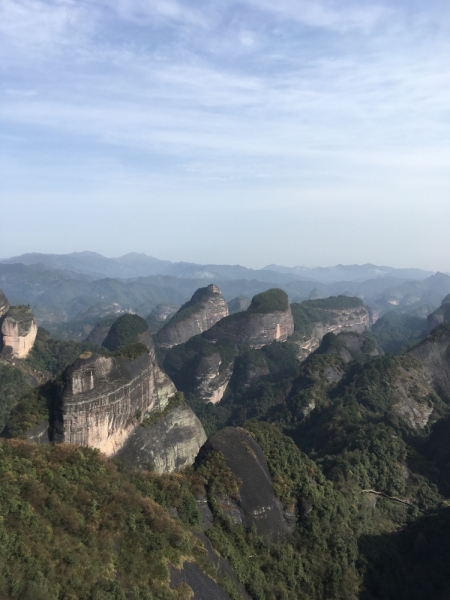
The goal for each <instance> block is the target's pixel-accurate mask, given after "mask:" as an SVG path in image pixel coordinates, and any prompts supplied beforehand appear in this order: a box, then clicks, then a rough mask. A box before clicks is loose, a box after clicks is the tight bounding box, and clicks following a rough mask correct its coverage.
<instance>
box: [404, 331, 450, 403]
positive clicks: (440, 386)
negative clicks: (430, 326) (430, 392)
mask: <svg viewBox="0 0 450 600" xmlns="http://www.w3.org/2000/svg"><path fill="white" fill-rule="evenodd" d="M408 354H409V355H411V356H414V357H415V358H417V359H419V360H420V362H421V363H422V365H423V366H424V370H425V372H426V375H427V378H428V381H429V383H430V385H431V386H432V387H433V389H434V390H435V391H436V393H437V394H438V395H439V396H440V397H441V398H442V399H443V400H444V401H445V402H447V403H450V326H449V325H441V326H440V327H438V328H437V329H435V330H434V331H433V332H432V333H431V335H429V336H428V337H427V338H425V339H424V340H422V341H421V342H420V343H419V344H418V345H417V346H414V347H413V348H412V349H411V350H409V352H408Z"/></svg>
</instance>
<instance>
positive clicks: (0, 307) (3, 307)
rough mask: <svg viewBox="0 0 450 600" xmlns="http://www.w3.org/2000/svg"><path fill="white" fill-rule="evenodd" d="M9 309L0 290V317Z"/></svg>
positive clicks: (5, 298) (6, 300)
mask: <svg viewBox="0 0 450 600" xmlns="http://www.w3.org/2000/svg"><path fill="white" fill-rule="evenodd" d="M9 308H10V306H9V302H8V299H7V297H6V296H5V294H4V293H3V292H2V290H0V317H3V315H4V314H5V313H7V312H8V310H9Z"/></svg>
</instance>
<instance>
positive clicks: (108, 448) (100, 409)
mask: <svg viewBox="0 0 450 600" xmlns="http://www.w3.org/2000/svg"><path fill="white" fill-rule="evenodd" d="M175 392H176V390H175V386H174V385H173V383H172V382H171V381H170V379H169V378H168V377H167V376H166V375H165V374H164V373H163V372H162V371H161V370H160V369H159V367H158V365H157V363H156V359H155V354H154V349H153V350H151V351H150V353H149V354H147V353H144V354H142V355H141V356H140V357H139V358H137V359H136V360H134V361H130V360H128V359H127V358H117V357H105V356H99V355H95V354H90V353H86V354H84V355H81V356H80V358H78V359H77V360H76V361H75V363H74V364H73V365H72V366H71V367H69V368H68V369H67V370H66V371H65V373H64V387H63V389H62V391H61V393H60V394H59V397H58V399H57V406H56V413H55V426H54V432H53V438H54V440H55V441H56V442H61V443H67V444H80V445H82V446H93V447H94V448H98V449H100V450H101V451H102V452H104V453H105V454H107V455H112V454H115V453H116V452H117V451H118V450H119V449H120V448H121V447H122V446H123V444H124V443H125V441H126V439H127V438H128V436H129V435H130V434H131V432H132V431H133V430H134V429H135V428H136V426H137V425H138V424H139V422H140V419H141V418H142V416H145V415H147V414H149V413H150V412H151V411H152V410H153V409H155V408H156V409H161V408H163V407H164V406H165V405H166V404H167V402H168V400H169V397H170V396H172V395H173V394H174V393H175Z"/></svg>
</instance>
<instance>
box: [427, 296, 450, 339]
mask: <svg viewBox="0 0 450 600" xmlns="http://www.w3.org/2000/svg"><path fill="white" fill-rule="evenodd" d="M443 323H450V294H449V295H448V296H446V297H445V298H444V300H443V301H442V304H441V306H440V307H439V308H438V309H437V310H435V311H434V312H432V313H431V314H430V315H428V317H427V331H428V333H430V332H431V331H432V329H434V328H435V327H437V326H438V325H442V324H443Z"/></svg>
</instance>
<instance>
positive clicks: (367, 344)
mask: <svg viewBox="0 0 450 600" xmlns="http://www.w3.org/2000/svg"><path fill="white" fill-rule="evenodd" d="M316 353H317V354H336V355H337V356H339V357H340V358H342V360H343V361H344V362H346V363H349V362H351V361H352V360H355V359H361V358H373V357H374V356H378V355H379V354H383V352H382V351H380V350H379V349H378V348H377V345H376V343H375V342H374V341H373V340H369V339H368V338H366V337H364V336H363V335H361V334H360V333H357V332H356V331H343V332H342V333H339V334H338V335H335V334H334V333H328V334H327V335H325V336H324V337H323V338H322V341H321V344H320V346H319V348H318V349H317V351H316Z"/></svg>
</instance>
